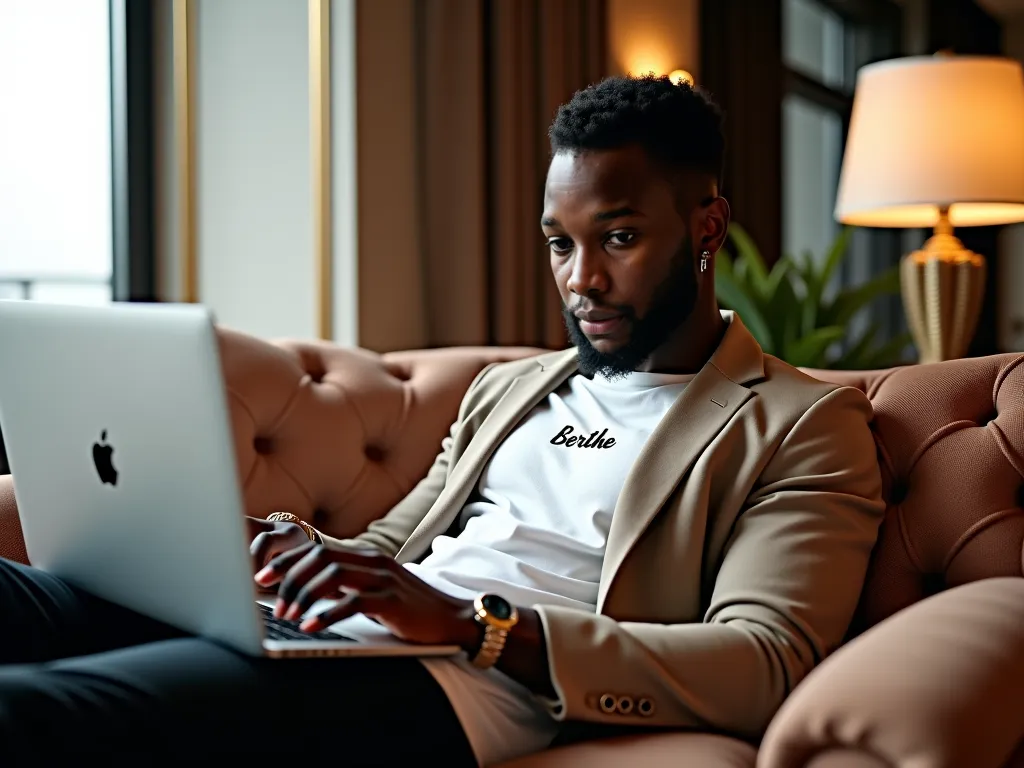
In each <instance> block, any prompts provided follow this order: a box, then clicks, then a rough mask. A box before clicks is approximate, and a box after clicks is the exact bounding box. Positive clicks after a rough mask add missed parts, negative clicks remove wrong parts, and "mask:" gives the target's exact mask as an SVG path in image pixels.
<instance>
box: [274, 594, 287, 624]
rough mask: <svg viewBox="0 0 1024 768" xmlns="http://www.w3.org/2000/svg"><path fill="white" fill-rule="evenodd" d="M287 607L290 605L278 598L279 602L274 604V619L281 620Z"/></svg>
mask: <svg viewBox="0 0 1024 768" xmlns="http://www.w3.org/2000/svg"><path fill="white" fill-rule="evenodd" d="M287 607H288V603H286V602H285V601H284V600H282V599H281V598H277V602H276V603H274V618H276V619H280V618H281V616H283V615H284V609H285V608H287Z"/></svg>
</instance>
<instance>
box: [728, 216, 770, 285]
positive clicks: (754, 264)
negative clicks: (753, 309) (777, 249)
mask: <svg viewBox="0 0 1024 768" xmlns="http://www.w3.org/2000/svg"><path fill="white" fill-rule="evenodd" d="M729 238H730V239H731V240H732V241H733V243H734V244H735V245H736V259H737V261H738V262H739V261H742V262H743V264H744V268H745V269H744V272H746V273H749V280H750V282H751V283H752V285H753V287H754V288H755V289H756V290H757V293H758V295H759V296H761V297H763V296H764V292H765V285H766V283H767V282H768V268H767V266H765V263H764V257H763V256H762V255H761V251H759V250H758V248H757V245H756V244H755V243H754V241H753V240H752V239H751V237H750V235H748V234H747V231H746V230H745V229H744V228H743V227H741V226H740V225H739V224H735V223H734V224H731V225H730V226H729ZM747 276H748V275H746V274H745V275H744V277H747Z"/></svg>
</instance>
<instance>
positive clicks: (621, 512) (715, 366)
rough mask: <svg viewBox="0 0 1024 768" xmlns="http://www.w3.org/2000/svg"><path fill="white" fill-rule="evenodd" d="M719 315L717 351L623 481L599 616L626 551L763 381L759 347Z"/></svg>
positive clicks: (736, 322)
mask: <svg viewBox="0 0 1024 768" xmlns="http://www.w3.org/2000/svg"><path fill="white" fill-rule="evenodd" d="M723 315H725V316H726V319H727V320H729V321H730V323H729V327H728V329H727V330H726V333H725V335H724V336H723V338H722V341H721V343H720V344H719V347H718V349H717V350H716V352H715V354H714V355H713V356H712V357H711V359H710V360H709V361H708V362H707V363H706V364H705V365H704V367H703V368H702V369H701V370H700V372H699V373H698V374H697V375H696V376H695V377H694V378H693V380H692V381H691V382H690V383H689V385H687V387H686V389H684V390H683V392H682V394H681V395H680V396H679V399H678V400H676V402H674V403H673V404H672V406H671V407H670V408H669V410H668V412H667V413H666V414H665V417H664V418H663V419H662V420H661V422H660V423H659V424H658V426H657V428H656V429H655V430H654V432H653V433H652V434H651V436H650V438H648V440H647V442H646V443H645V444H644V447H643V448H642V449H641V451H640V455H639V456H638V457H637V459H636V461H635V462H634V463H633V467H632V469H631V470H630V472H629V474H628V475H627V477H626V482H625V484H624V486H623V488H622V492H621V493H620V494H619V498H618V501H617V502H616V505H615V511H614V513H613V514H612V522H611V528H610V530H609V532H608V543H607V546H606V549H605V558H604V562H603V564H602V568H601V583H600V586H599V588H598V598H597V611H598V613H600V612H601V610H602V608H603V606H604V602H605V600H606V598H607V596H608V592H609V590H610V588H611V585H612V582H613V581H614V579H615V576H616V575H617V573H618V571H619V568H620V567H621V566H622V563H623V561H624V560H625V559H626V556H627V555H628V554H629V552H630V550H631V549H632V548H633V547H634V546H635V544H636V542H637V541H638V540H639V539H640V537H641V536H642V535H643V533H644V531H646V530H647V527H648V526H649V525H650V524H651V521H653V520H654V518H655V517H656V516H657V515H658V513H659V512H660V511H661V510H662V508H663V507H664V506H665V504H666V502H667V501H668V500H669V497H670V496H671V495H672V493H673V492H674V491H675V489H676V487H677V486H678V485H679V483H680V481H681V480H682V479H683V477H684V476H685V475H686V474H687V473H688V472H689V471H690V469H691V468H692V467H693V464H694V462H695V461H696V460H697V458H698V457H699V456H700V454H701V453H702V452H703V451H704V450H705V449H706V448H707V446H708V445H709V444H710V443H711V442H712V440H714V439H715V436H716V435H717V434H718V433H719V432H720V431H721V430H722V429H723V427H725V425H726V424H727V423H728V421H729V420H730V419H731V418H732V417H733V416H734V415H735V413H736V412H737V411H738V410H739V409H740V407H741V406H742V405H743V403H745V402H746V401H747V400H748V399H749V398H750V397H752V396H753V392H752V391H751V390H750V389H748V388H747V387H746V386H744V384H746V383H748V382H749V381H752V380H756V379H759V378H763V377H764V367H763V353H762V351H761V348H760V346H758V344H757V342H756V341H755V340H754V338H753V336H751V335H750V332H749V331H747V330H746V328H744V327H743V325H742V323H740V321H739V318H738V317H735V316H733V315H732V313H727V312H723ZM684 512H685V513H687V514H692V512H693V511H692V510H685V511H684Z"/></svg>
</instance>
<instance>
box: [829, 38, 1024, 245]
mask: <svg viewBox="0 0 1024 768" xmlns="http://www.w3.org/2000/svg"><path fill="white" fill-rule="evenodd" d="M940 207H948V208H949V219H950V223H951V224H952V225H953V226H979V225H989V224H1009V223H1011V222H1019V221H1024V75H1022V71H1021V66H1020V64H1018V63H1017V62H1016V61H1013V60H1010V59H1004V58H996V57H983V56H948V55H937V56H912V57H907V58H902V59H893V60H890V61H883V62H880V63H878V64H870V65H868V66H866V67H863V68H862V69H861V70H860V72H859V73H858V75H857V87H856V91H855V93H854V101H853V113H852V115H851V118H850V129H849V133H848V135H847V140H846V151H845V153H844V156H843V167H842V171H841V173H840V177H839V192H838V195H837V198H836V209H835V217H836V219H837V220H839V221H840V222H842V223H844V224H852V225H856V226H865V227H932V226H934V225H935V223H936V221H937V220H938V212H939V208H940Z"/></svg>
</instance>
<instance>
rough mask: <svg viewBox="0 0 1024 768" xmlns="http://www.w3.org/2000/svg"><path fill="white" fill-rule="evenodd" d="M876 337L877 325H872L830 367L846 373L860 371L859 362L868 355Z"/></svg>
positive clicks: (860, 364)
mask: <svg viewBox="0 0 1024 768" xmlns="http://www.w3.org/2000/svg"><path fill="white" fill-rule="evenodd" d="M877 336H878V324H877V323H872V324H871V326H870V327H869V328H868V329H867V330H866V331H864V333H862V334H861V337H860V338H859V339H857V341H856V342H855V343H854V345H853V346H852V347H850V348H849V349H848V350H846V352H844V353H843V354H842V355H840V356H839V358H838V359H837V360H835V361H833V363H832V367H833V368H836V369H839V370H846V371H855V370H859V369H861V368H862V363H861V361H862V360H863V359H864V356H865V355H867V354H868V353H870V351H871V345H872V344H874V342H875V338H876V337H877Z"/></svg>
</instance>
